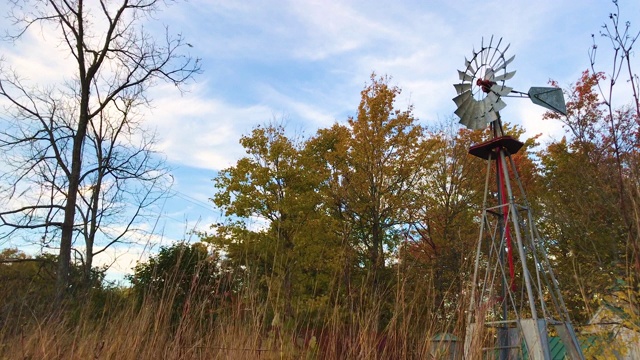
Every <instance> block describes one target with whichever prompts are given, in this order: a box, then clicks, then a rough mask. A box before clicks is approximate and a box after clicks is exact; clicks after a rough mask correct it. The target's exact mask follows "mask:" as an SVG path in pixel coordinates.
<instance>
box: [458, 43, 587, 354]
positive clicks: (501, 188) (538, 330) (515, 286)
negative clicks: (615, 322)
mask: <svg viewBox="0 0 640 360" xmlns="http://www.w3.org/2000/svg"><path fill="white" fill-rule="evenodd" d="M501 45H502V38H500V39H499V40H497V42H495V43H494V38H493V36H492V37H491V39H490V40H489V43H488V44H485V42H484V39H483V40H482V43H481V45H480V49H479V50H478V51H476V50H475V49H474V51H473V55H472V56H471V59H467V58H465V62H464V70H463V71H461V70H458V75H459V78H460V83H459V84H455V85H454V87H455V89H456V91H457V93H458V95H457V96H456V97H455V98H453V101H454V102H455V103H456V105H457V109H456V111H455V114H456V115H458V117H459V118H460V123H461V124H463V125H465V126H466V127H467V128H470V129H474V130H477V129H484V128H486V127H487V126H489V127H490V131H491V135H492V139H490V140H489V141H486V142H483V143H480V144H476V145H474V146H472V147H471V148H470V149H469V153H470V154H472V155H474V156H477V157H480V158H482V159H485V160H487V176H486V180H485V192H484V201H483V206H482V208H483V210H482V216H481V223H480V236H479V241H478V246H477V249H476V254H475V265H474V271H473V282H472V287H471V296H470V302H469V311H468V313H467V330H466V338H465V348H464V352H465V358H471V357H472V352H473V353H476V354H477V352H476V351H478V350H479V349H481V350H482V351H483V357H485V356H499V358H500V359H511V358H523V357H525V356H527V357H528V358H530V359H545V360H546V359H550V349H549V342H548V333H549V330H550V329H554V331H555V333H556V334H558V335H559V336H560V339H561V341H562V342H563V344H564V346H565V349H566V352H567V355H569V356H570V357H571V359H584V356H583V354H582V351H581V349H580V344H579V342H578V340H577V338H576V335H575V331H574V329H573V326H572V324H571V320H570V318H569V314H568V312H567V308H566V305H565V304H564V301H563V299H562V294H561V293H560V289H559V285H558V281H557V279H556V277H555V276H554V273H553V269H552V268H551V265H550V261H549V258H548V257H547V253H546V251H545V246H548V245H549V243H548V241H546V239H544V238H542V237H541V236H540V234H539V233H538V230H537V229H536V225H535V222H534V221H533V215H532V213H531V207H530V204H529V203H528V201H527V198H526V196H525V192H524V188H523V186H522V184H521V182H520V178H519V176H518V172H517V169H516V165H515V162H514V160H513V159H512V155H513V154H516V153H517V152H518V151H519V150H520V149H521V148H522V146H523V145H524V144H523V143H522V142H520V141H518V140H517V139H515V138H513V137H511V136H508V135H505V133H504V131H503V128H502V121H501V118H500V110H502V109H504V108H505V107H506V103H505V102H504V100H503V98H505V97H521V98H529V99H531V101H532V102H533V103H535V104H537V105H541V106H544V107H545V108H547V109H550V110H552V111H556V112H559V113H562V114H565V115H566V107H565V103H564V98H563V96H562V91H561V90H560V89H556V88H546V87H532V88H530V89H529V91H528V92H526V93H524V92H520V91H517V90H514V89H513V88H511V87H508V86H506V85H505V83H506V82H507V81H508V80H510V79H511V78H513V76H514V75H515V71H508V70H507V67H508V66H509V65H510V64H511V62H513V60H514V58H515V56H511V57H509V58H507V57H505V53H506V51H507V50H508V48H509V45H506V46H504V48H503V49H501V48H500V46H501ZM492 175H493V176H492Z"/></svg>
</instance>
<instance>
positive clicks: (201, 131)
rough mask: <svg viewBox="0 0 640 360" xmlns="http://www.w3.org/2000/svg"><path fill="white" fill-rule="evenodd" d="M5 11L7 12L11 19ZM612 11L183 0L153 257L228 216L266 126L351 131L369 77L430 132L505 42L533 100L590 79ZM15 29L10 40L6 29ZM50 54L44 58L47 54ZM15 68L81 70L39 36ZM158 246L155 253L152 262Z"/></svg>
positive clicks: (161, 118) (555, 128)
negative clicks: (538, 91)
mask: <svg viewBox="0 0 640 360" xmlns="http://www.w3.org/2000/svg"><path fill="white" fill-rule="evenodd" d="M620 8H621V18H622V19H623V20H629V21H631V22H632V28H633V29H636V31H637V29H638V28H639V26H640V23H638V20H640V17H639V16H638V14H640V2H639V1H632V0H620ZM6 9H7V5H6V4H5V5H0V11H2V12H3V13H6ZM614 10H615V8H614V6H613V4H612V3H611V2H610V1H608V0H569V1H559V0H539V1H524V0H514V1H491V0H488V1H467V0H462V1H394V2H391V1H334V0H322V1H319V0H318V1H303V0H297V1H294V0H290V1H286V0H281V1H275V0H261V1H258V0H243V1H207V0H191V1H187V2H181V1H178V2H177V3H174V4H172V5H170V6H169V7H168V8H166V9H164V10H163V11H161V12H158V13H156V14H154V19H152V20H150V21H149V23H148V24H147V25H145V26H147V27H148V28H149V29H151V30H153V31H157V30H160V29H161V26H162V24H166V25H168V26H169V31H170V32H172V33H181V34H182V35H183V36H184V37H185V38H186V40H187V42H189V43H190V44H191V45H192V46H193V47H191V48H189V51H191V54H192V55H194V56H197V57H200V58H201V59H202V68H203V70H204V72H203V73H202V74H200V75H198V76H197V78H196V81H195V82H194V83H192V84H190V85H189V86H188V87H187V90H188V91H187V92H186V93H184V94H180V93H179V92H177V91H176V90H175V89H174V88H173V86H169V85H164V84H158V86H156V87H154V88H153V89H152V90H151V91H150V97H151V99H153V103H152V104H153V108H152V109H150V110H149V111H148V114H147V116H146V117H147V119H146V122H147V126H148V127H150V128H152V129H155V130H156V131H157V133H158V137H159V139H160V141H159V142H158V150H160V151H162V152H163V153H164V154H165V156H166V158H167V163H168V165H169V166H170V167H171V168H172V169H173V176H174V179H175V184H174V187H173V189H172V193H173V195H174V196H173V197H171V198H169V199H167V201H166V203H163V204H162V205H163V207H162V208H161V210H160V211H159V212H160V215H159V217H158V223H157V226H156V231H157V232H158V234H161V236H158V237H156V238H154V240H153V241H152V242H151V243H150V244H149V245H151V248H152V249H153V248H155V249H157V246H158V245H159V244H160V243H162V244H168V243H170V242H171V241H173V240H177V239H182V238H184V237H185V235H184V234H185V230H186V229H192V228H194V226H197V227H198V228H199V229H202V230H205V229H206V228H207V227H208V225H209V224H211V223H214V222H217V221H220V220H221V214H220V212H219V211H217V210H216V209H215V208H214V207H213V205H212V204H211V203H210V202H209V201H208V199H209V198H211V197H212V196H213V192H214V188H213V183H212V181H211V179H212V178H214V177H215V176H216V171H217V170H219V169H221V168H224V167H228V166H231V165H233V164H234V163H235V161H236V160H237V159H238V158H239V157H240V156H242V155H243V149H242V148H241V147H240V145H239V144H238V140H239V138H240V136H241V135H243V134H246V133H248V132H249V131H250V130H251V129H252V128H253V127H254V126H256V125H258V124H264V123H265V122H268V121H270V120H276V121H283V122H284V123H285V124H286V125H287V128H288V130H289V131H290V132H291V133H292V134H307V135H312V134H313V133H315V131H316V130H317V129H318V128H321V127H328V126H330V125H331V124H332V123H333V122H336V121H337V122H344V121H346V119H347V117H348V116H350V115H353V114H354V113H355V110H356V109H357V106H358V102H359V98H360V90H361V89H362V88H363V86H364V85H365V83H366V82H367V80H368V78H369V75H370V74H371V72H373V71H375V72H376V73H378V74H381V75H382V74H386V75H390V76H391V77H392V83H393V84H395V85H398V86H399V87H400V88H402V89H403V93H402V95H401V96H400V97H399V99H398V106H399V107H401V108H404V107H406V106H407V105H408V104H413V106H414V108H415V112H414V113H415V115H416V116H417V117H418V118H419V119H420V122H421V123H423V124H425V125H429V124H436V123H437V122H438V121H443V120H445V119H447V118H449V117H451V116H452V115H453V111H454V110H455V104H454V103H453V101H451V99H452V98H453V97H454V96H455V95H456V93H455V90H454V88H453V86H452V85H453V84H454V83H457V82H458V78H457V71H456V70H457V69H462V68H463V64H464V58H465V56H467V57H469V56H471V53H472V50H473V48H474V47H476V48H478V47H479V46H480V41H481V39H482V38H483V37H485V38H489V37H490V36H491V35H494V36H495V37H496V38H499V37H503V38H504V40H503V41H504V42H506V43H510V44H511V47H510V48H509V51H508V54H509V56H510V55H516V58H515V60H514V62H513V63H512V64H511V65H510V69H515V70H516V71H517V73H516V75H515V77H514V78H513V79H512V80H511V81H509V82H508V84H507V85H509V86H511V87H514V88H515V89H517V90H521V91H527V90H528V88H529V87H531V86H545V85H546V83H547V81H548V80H549V79H550V78H552V79H555V80H557V81H559V83H560V84H561V85H563V86H567V85H569V84H570V83H572V82H575V81H576V80H577V79H578V77H579V75H580V73H581V72H582V71H583V70H585V69H587V68H588V66H589V58H588V50H589V48H590V47H591V44H592V40H591V34H596V35H597V34H598V32H599V30H600V28H601V26H602V25H603V24H604V23H605V22H608V21H609V19H608V15H609V13H610V12H612V11H614ZM8 27H9V24H8V21H7V20H6V19H5V18H2V19H0V28H2V29H5V28H8ZM596 40H597V41H598V43H599V44H600V45H601V49H602V50H601V52H600V54H599V56H600V58H599V61H600V62H599V64H601V65H602V69H603V70H605V71H606V70H608V68H607V67H606V64H608V61H609V60H610V59H609V58H610V57H611V56H610V52H609V47H607V44H606V42H605V40H604V39H602V38H600V37H599V36H597V37H596ZM45 53H46V54H47V56H46V57H44V56H43V54H45ZM0 54H2V56H3V58H4V59H5V62H7V63H9V64H11V65H12V66H14V67H16V68H17V69H18V70H22V71H24V72H26V73H28V74H29V76H30V78H31V79H32V80H38V81H42V82H52V83H53V82H56V81H59V80H60V79H61V78H64V74H66V73H70V72H72V71H73V61H72V60H71V59H69V58H68V57H65V56H64V55H63V54H62V53H60V51H59V50H58V48H56V46H55V44H52V42H51V41H46V40H45V39H44V38H43V35H42V34H40V33H38V32H35V31H34V32H30V33H28V34H27V36H25V37H24V38H23V39H22V41H20V42H18V43H16V44H10V43H6V42H5V43H1V44H0ZM507 104H508V106H507V108H506V109H505V110H503V111H502V113H501V114H502V117H503V119H505V120H506V121H508V122H512V123H517V124H521V125H523V126H524V127H525V129H527V131H528V133H527V134H528V135H533V134H536V133H543V134H545V135H544V137H543V141H549V140H550V139H554V138H555V139H557V138H559V137H561V136H562V129H561V127H560V124H558V123H552V122H549V121H544V122H543V121H542V120H540V116H541V114H542V113H543V112H544V110H543V109H541V108H538V107H536V106H535V105H533V104H531V103H530V102H529V101H528V100H520V99H509V100H508V101H507ZM148 248H149V247H147V248H145V251H147V249H148ZM142 250H143V248H142V247H134V248H130V249H126V248H119V249H115V250H114V251H112V252H109V253H107V254H105V255H104V256H103V258H101V259H97V260H98V262H102V263H111V262H113V261H114V259H117V261H116V267H114V270H113V271H112V276H113V277H118V276H120V274H122V273H123V272H126V271H127V269H129V268H130V267H131V266H133V265H134V264H135V261H136V260H137V259H140V258H144V257H145V256H146V255H144V254H142V255H141V252H142Z"/></svg>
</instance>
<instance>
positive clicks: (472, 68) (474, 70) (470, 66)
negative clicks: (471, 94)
mask: <svg viewBox="0 0 640 360" xmlns="http://www.w3.org/2000/svg"><path fill="white" fill-rule="evenodd" d="M464 66H465V67H466V68H467V71H469V70H470V71H471V72H472V73H475V72H476V69H475V68H474V67H473V64H472V63H471V61H469V60H467V58H466V57H465V58H464Z"/></svg>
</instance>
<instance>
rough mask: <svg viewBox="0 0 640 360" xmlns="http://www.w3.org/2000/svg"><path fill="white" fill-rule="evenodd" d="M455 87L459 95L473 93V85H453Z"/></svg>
mask: <svg viewBox="0 0 640 360" xmlns="http://www.w3.org/2000/svg"><path fill="white" fill-rule="evenodd" d="M453 87H455V88H456V92H458V94H462V93H463V92H465V91H471V84H468V83H467V84H464V83H463V84H453Z"/></svg>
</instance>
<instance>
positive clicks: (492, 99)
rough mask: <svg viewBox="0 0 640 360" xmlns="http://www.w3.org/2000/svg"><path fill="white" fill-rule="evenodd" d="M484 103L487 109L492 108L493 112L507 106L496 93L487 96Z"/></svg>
mask: <svg viewBox="0 0 640 360" xmlns="http://www.w3.org/2000/svg"><path fill="white" fill-rule="evenodd" d="M483 101H484V102H486V103H487V107H491V110H493V111H500V110H502V109H504V108H505V107H506V106H507V104H506V103H505V102H504V101H502V99H501V98H500V97H499V96H498V95H496V94H494V93H489V94H487V97H485V98H484V100H483Z"/></svg>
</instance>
